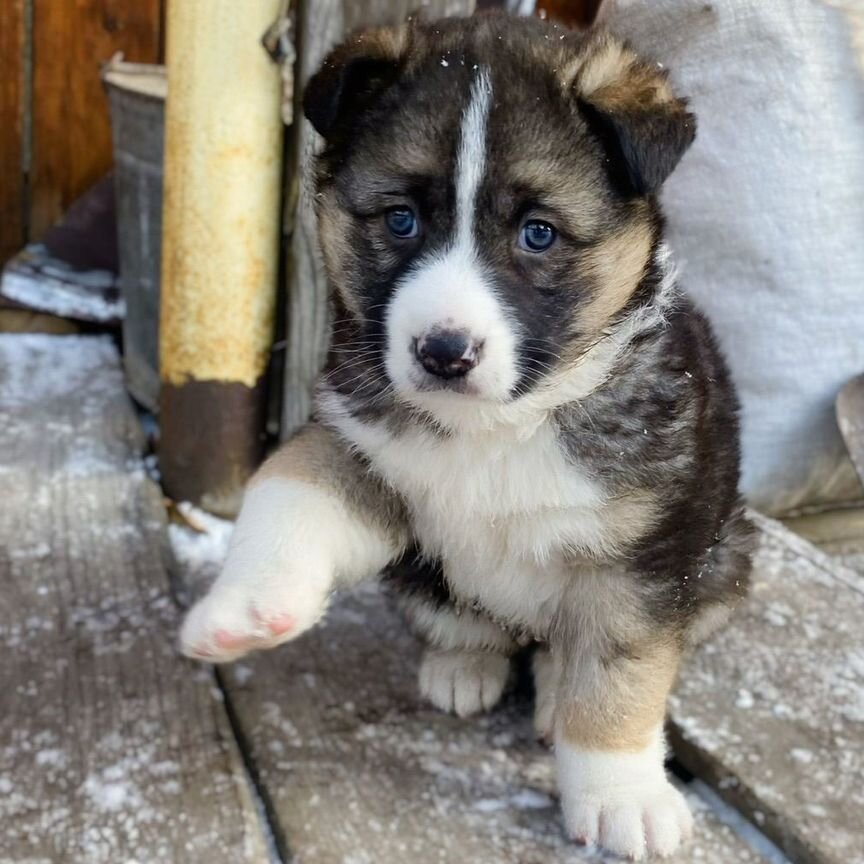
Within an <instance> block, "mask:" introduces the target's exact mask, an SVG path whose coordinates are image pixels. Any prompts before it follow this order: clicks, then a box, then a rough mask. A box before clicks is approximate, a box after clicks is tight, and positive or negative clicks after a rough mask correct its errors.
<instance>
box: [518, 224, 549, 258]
mask: <svg viewBox="0 0 864 864" xmlns="http://www.w3.org/2000/svg"><path fill="white" fill-rule="evenodd" d="M557 235H558V232H557V231H556V230H555V229H554V228H553V227H552V226H551V225H550V224H549V223H548V222H541V221H540V220H538V219H532V220H531V221H530V222H526V223H525V224H524V225H523V226H522V230H521V231H520V232H519V245H520V246H521V247H522V248H523V249H524V250H525V251H526V252H545V251H546V250H547V249H548V248H549V247H550V246H551V245H552V244H553V243H554V242H555V237H556V236H557Z"/></svg>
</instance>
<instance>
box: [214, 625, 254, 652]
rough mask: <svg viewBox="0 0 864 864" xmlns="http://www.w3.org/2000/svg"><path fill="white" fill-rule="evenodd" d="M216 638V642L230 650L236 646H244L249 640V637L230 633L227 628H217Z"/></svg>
mask: <svg viewBox="0 0 864 864" xmlns="http://www.w3.org/2000/svg"><path fill="white" fill-rule="evenodd" d="M215 638H216V644H217V645H218V646H219V647H220V648H225V649H227V650H229V651H230V650H233V649H235V648H242V647H243V646H244V645H246V644H247V642H248V639H247V637H245V636H237V635H236V634H234V633H229V632H228V631H227V630H217V631H216V637H215Z"/></svg>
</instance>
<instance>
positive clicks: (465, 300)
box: [385, 247, 519, 421]
mask: <svg viewBox="0 0 864 864" xmlns="http://www.w3.org/2000/svg"><path fill="white" fill-rule="evenodd" d="M385 321H386V328H387V355H386V369H387V375H388V377H389V379H390V381H391V382H392V383H393V386H394V389H395V390H396V392H397V393H399V394H400V395H401V396H402V397H403V398H406V399H407V401H410V402H412V403H413V404H415V405H419V406H420V407H422V408H423V409H424V410H426V411H429V412H431V413H432V414H433V415H434V416H436V417H446V418H447V419H448V421H449V420H452V419H453V415H451V414H450V413H449V412H451V411H453V410H455V411H457V412H461V411H465V410H468V408H469V406H470V405H471V404H472V402H483V403H489V402H507V401H508V400H509V399H510V397H511V391H512V389H513V387H514V386H515V384H516V382H517V380H518V377H519V366H518V331H519V328H518V324H517V323H516V322H515V321H514V320H513V318H512V317H511V316H510V315H509V314H508V312H507V310H506V309H505V307H504V305H503V303H502V302H501V299H500V297H499V296H498V294H497V292H496V291H495V290H494V287H493V286H492V285H491V284H490V282H489V278H488V277H487V275H486V274H485V273H484V272H483V270H482V269H481V268H480V266H479V265H478V263H477V261H476V260H475V258H474V256H473V254H469V253H468V252H466V251H465V250H464V249H461V247H460V248H455V249H451V250H448V251H446V252H444V253H442V254H439V255H432V256H430V258H429V259H428V260H426V261H425V262H422V263H420V264H418V265H417V266H416V267H415V268H414V269H413V270H411V271H409V272H408V273H407V274H406V277H405V278H404V279H403V280H402V281H401V282H399V283H398V284H397V286H396V289H395V291H394V292H393V295H392V297H391V299H390V302H389V305H388V308H387V313H386V319H385Z"/></svg>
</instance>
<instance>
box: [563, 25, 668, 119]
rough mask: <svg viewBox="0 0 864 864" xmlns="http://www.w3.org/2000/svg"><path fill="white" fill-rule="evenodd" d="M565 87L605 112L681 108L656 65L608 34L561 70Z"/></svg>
mask: <svg viewBox="0 0 864 864" xmlns="http://www.w3.org/2000/svg"><path fill="white" fill-rule="evenodd" d="M562 83H563V85H564V87H565V89H568V90H569V89H570V88H571V87H574V86H575V87H576V89H577V90H578V91H579V93H580V95H582V96H583V97H584V98H585V99H587V100H588V101H589V102H591V103H592V104H593V105H596V106H597V107H598V108H600V109H601V110H604V111H609V112H618V111H647V110H649V109H651V108H657V107H659V106H670V107H671V106H674V107H676V108H677V107H679V106H680V107H681V110H683V106H681V104H680V102H679V100H677V99H676V97H675V94H674V93H673V91H672V88H671V87H670V85H669V82H668V80H667V76H666V73H665V72H664V71H663V70H662V69H660V68H659V67H657V66H651V65H649V64H647V63H643V62H642V61H641V60H639V58H638V57H637V56H636V54H634V53H633V52H632V51H631V50H630V49H629V48H627V47H626V46H624V45H623V44H621V43H619V42H616V41H614V40H612V39H611V38H609V37H605V38H603V39H600V40H599V41H598V42H597V43H595V45H594V46H592V47H590V48H589V49H588V51H587V52H586V53H585V54H582V55H580V56H579V57H578V58H577V59H576V60H574V61H573V62H572V63H570V64H568V66H567V67H565V69H564V70H563V72H562Z"/></svg>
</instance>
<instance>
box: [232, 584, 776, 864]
mask: <svg viewBox="0 0 864 864" xmlns="http://www.w3.org/2000/svg"><path fill="white" fill-rule="evenodd" d="M418 662H419V646H418V645H417V643H416V642H415V640H414V639H413V638H412V637H411V636H410V635H409V634H408V632H407V628H406V626H405V624H404V623H403V621H402V620H401V618H400V617H399V616H398V615H396V614H395V612H393V611H392V610H391V609H390V608H389V607H388V605H387V604H385V602H384V599H383V598H382V596H381V595H380V593H379V592H378V590H377V589H376V588H374V587H370V588H364V589H361V590H359V591H357V592H354V593H352V594H351V595H350V596H347V597H345V598H343V599H341V600H340V601H339V602H338V603H337V604H336V606H335V608H334V609H333V610H332V611H331V612H330V614H329V615H328V619H327V621H326V623H325V624H324V625H323V626H321V627H320V628H318V629H316V630H314V631H312V632H311V633H309V634H307V635H305V636H304V637H303V638H302V639H300V640H299V641H298V642H296V643H292V644H289V645H286V646H283V647H282V648H280V649H277V650H276V651H273V652H269V653H267V654H264V655H259V656H255V657H253V658H250V659H247V660H244V661H243V662H242V663H239V664H236V665H233V666H231V667H229V668H227V669H226V670H225V672H224V680H225V681H226V684H227V690H228V693H229V701H230V703H231V704H232V707H233V710H234V711H235V715H236V717H237V718H238V721H239V724H240V727H241V728H242V730H243V734H244V738H245V739H246V741H247V744H248V747H249V748H250V752H251V754H252V758H253V761H254V764H255V765H256V768H257V772H258V776H259V777H260V782H261V783H262V784H263V786H264V788H266V790H267V793H268V797H269V799H270V800H271V802H272V804H273V808H274V810H275V812H276V814H277V816H278V819H279V824H280V827H281V833H282V834H284V836H285V837H286V838H287V843H288V846H289V847H290V851H291V852H292V853H293V855H294V856H295V860H296V861H298V862H314V864H348V862H351V864H404V862H406V861H416V862H423V864H425V862H442V864H464V862H471V864H507V862H513V864H546V862H551V861H555V862H560V864H576V862H591V864H597V862H600V861H604V860H607V859H605V858H603V857H602V856H600V855H598V854H596V853H594V852H591V851H586V850H583V849H579V848H578V847H576V846H573V845H572V844H569V843H568V842H567V840H566V839H565V836H564V832H563V828H562V826H561V823H560V820H559V815H558V808H557V804H556V802H555V800H554V794H555V793H554V778H553V765H552V756H551V754H550V753H549V752H548V751H547V750H546V749H544V748H541V747H540V746H539V745H538V744H536V742H535V741H534V735H533V730H532V726H531V719H530V706H529V705H527V704H526V700H525V698H524V696H519V695H518V694H517V695H513V696H511V697H509V698H508V699H507V701H506V703H505V705H504V706H503V707H502V708H500V709H499V710H496V711H495V712H494V713H492V714H491V715H489V716H485V717H479V718H471V719H469V720H459V719H457V718H455V717H450V716H445V715H443V714H440V713H438V712H436V711H434V710H432V709H431V708H430V707H428V706H426V705H424V704H423V703H422V702H421V701H420V699H419V696H418V693H417V685H416V672H417V665H418ZM694 803H695V806H696V808H697V823H698V837H697V840H696V841H695V844H694V846H693V847H691V848H689V849H687V850H686V851H685V852H684V853H683V854H682V855H680V856H679V857H678V858H677V859H675V860H677V861H678V862H682V864H683V862H688V864H689V862H693V861H700V862H705V864H711V862H716V864H730V862H736V864H738V862H741V864H743V862H752V861H759V860H762V859H761V858H760V857H759V856H758V855H756V854H755V853H754V852H752V851H751V850H750V849H749V848H747V847H746V846H744V845H743V843H742V842H741V841H740V840H738V839H737V837H736V836H735V835H733V833H732V832H731V831H730V830H729V829H728V828H726V827H725V826H722V825H720V824H719V823H718V822H717V820H716V818H715V817H714V816H713V814H712V813H711V812H710V811H709V810H707V808H706V807H705V805H704V803H700V799H695V798H694Z"/></svg>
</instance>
